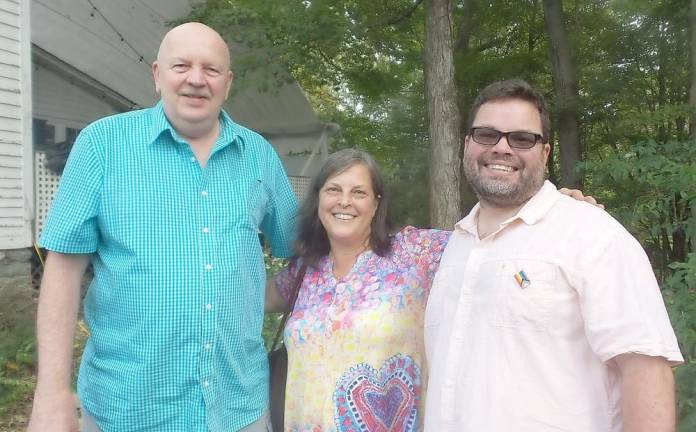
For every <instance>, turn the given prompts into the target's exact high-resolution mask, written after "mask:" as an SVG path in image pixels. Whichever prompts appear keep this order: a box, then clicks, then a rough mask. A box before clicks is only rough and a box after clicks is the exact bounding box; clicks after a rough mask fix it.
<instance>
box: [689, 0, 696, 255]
mask: <svg viewBox="0 0 696 432" xmlns="http://www.w3.org/2000/svg"><path fill="white" fill-rule="evenodd" d="M689 66H690V68H689V78H690V85H689V113H690V116H689V137H690V138H691V141H692V142H694V141H696V0H691V4H690V6H689ZM690 204H691V218H692V219H694V220H696V203H694V202H691V203H690ZM690 240H691V246H690V248H689V250H690V251H691V252H696V232H694V233H692V234H691V239H690Z"/></svg>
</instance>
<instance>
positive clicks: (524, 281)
mask: <svg viewBox="0 0 696 432" xmlns="http://www.w3.org/2000/svg"><path fill="white" fill-rule="evenodd" d="M515 280H516V281H517V284H518V285H519V286H520V288H522V289H524V288H527V287H528V286H529V284H530V283H532V282H531V281H530V280H529V278H528V277H527V274H526V273H525V272H524V270H520V271H518V272H517V273H515Z"/></svg>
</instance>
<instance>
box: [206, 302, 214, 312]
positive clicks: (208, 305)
mask: <svg viewBox="0 0 696 432" xmlns="http://www.w3.org/2000/svg"><path fill="white" fill-rule="evenodd" d="M205 308H206V309H208V310H212V309H213V305H212V304H210V303H208V304H207V305H205Z"/></svg>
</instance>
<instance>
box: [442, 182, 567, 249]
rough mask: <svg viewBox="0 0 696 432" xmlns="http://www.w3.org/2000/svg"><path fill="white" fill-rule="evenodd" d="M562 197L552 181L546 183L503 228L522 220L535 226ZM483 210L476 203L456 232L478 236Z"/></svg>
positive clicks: (458, 225) (456, 228) (503, 224)
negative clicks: (478, 224)
mask: <svg viewBox="0 0 696 432" xmlns="http://www.w3.org/2000/svg"><path fill="white" fill-rule="evenodd" d="M560 197H561V193H560V192H558V190H557V189H556V186H555V185H554V184H553V183H551V182H550V181H548V180H546V181H544V184H543V185H542V186H541V188H540V189H539V190H538V191H537V193H535V194H534V196H532V198H530V200H529V201H527V203H526V204H525V205H524V206H522V208H521V209H520V210H519V211H518V212H517V214H515V215H514V216H512V217H511V218H510V219H508V220H506V221H505V222H503V223H502V226H505V225H508V224H510V223H511V222H513V221H515V220H517V219H520V220H522V221H523V222H524V223H526V224H527V225H534V224H536V223H538V222H539V221H540V220H542V219H543V218H544V216H546V214H547V213H548V212H549V211H550V210H551V208H552V207H553V206H554V204H556V201H558V199H559V198H560ZM480 209H481V204H480V203H476V205H475V206H474V208H473V209H471V211H470V212H469V214H468V215H466V217H465V218H464V219H462V220H460V221H459V222H457V224H456V225H455V226H454V229H455V231H458V232H466V233H469V234H473V235H475V236H476V235H478V229H477V219H478V214H479V211H480Z"/></svg>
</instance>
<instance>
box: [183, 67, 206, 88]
mask: <svg viewBox="0 0 696 432" xmlns="http://www.w3.org/2000/svg"><path fill="white" fill-rule="evenodd" d="M186 81H187V82H188V83H189V84H191V85H194V86H201V85H204V84H205V74H204V73H203V69H201V68H198V67H194V68H191V69H190V70H189V74H188V77H187V79H186Z"/></svg>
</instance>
